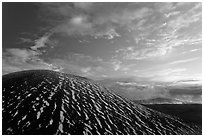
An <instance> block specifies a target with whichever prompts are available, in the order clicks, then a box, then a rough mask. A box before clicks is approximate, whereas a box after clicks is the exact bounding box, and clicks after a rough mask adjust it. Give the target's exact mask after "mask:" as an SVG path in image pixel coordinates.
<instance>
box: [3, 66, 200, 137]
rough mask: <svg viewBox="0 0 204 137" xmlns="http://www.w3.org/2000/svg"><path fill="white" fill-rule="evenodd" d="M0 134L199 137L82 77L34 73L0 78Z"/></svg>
mask: <svg viewBox="0 0 204 137" xmlns="http://www.w3.org/2000/svg"><path fill="white" fill-rule="evenodd" d="M2 101H3V104H2V105H3V107H2V109H3V110H2V112H3V113H2V116H3V120H2V131H3V134H197V132H196V131H195V130H194V129H192V128H190V127H189V126H188V125H186V124H184V123H182V122H180V121H179V120H178V119H175V118H172V117H171V116H169V115H164V114H162V113H159V112H156V111H153V110H151V109H148V108H146V107H144V106H141V105H137V104H134V103H131V102H129V101H127V100H125V99H123V98H121V97H119V96H117V95H115V94H114V93H112V92H110V91H109V90H108V89H106V88H104V87H103V86H101V85H99V84H97V83H95V82H93V81H91V80H89V79H86V78H83V77H78V76H73V75H69V74H64V73H59V72H53V71H48V70H32V71H23V72H17V73H11V74H7V75H4V76H3V98H2Z"/></svg>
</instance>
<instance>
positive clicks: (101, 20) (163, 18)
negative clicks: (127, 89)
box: [2, 3, 202, 82]
mask: <svg viewBox="0 0 204 137" xmlns="http://www.w3.org/2000/svg"><path fill="white" fill-rule="evenodd" d="M2 54H3V58H2V66H3V74H6V73H10V72H15V71H20V70H26V69H52V70H57V71H62V72H66V73H73V74H77V75H82V76H86V77H89V78H92V79H102V78H109V77H132V76H134V77H144V78H147V79H149V80H153V81H165V82H166V81H178V80H201V77H202V67H201V66H202V65H201V64H202V4H201V3H3V52H2Z"/></svg>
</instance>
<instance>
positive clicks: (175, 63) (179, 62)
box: [167, 57, 199, 65]
mask: <svg viewBox="0 0 204 137" xmlns="http://www.w3.org/2000/svg"><path fill="white" fill-rule="evenodd" d="M197 59H199V58H198V57H196V58H191V59H184V60H176V61H173V62H170V63H168V64H167V65H177V64H181V63H187V62H191V61H195V60H197Z"/></svg>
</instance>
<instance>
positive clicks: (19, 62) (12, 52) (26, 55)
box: [2, 48, 54, 74]
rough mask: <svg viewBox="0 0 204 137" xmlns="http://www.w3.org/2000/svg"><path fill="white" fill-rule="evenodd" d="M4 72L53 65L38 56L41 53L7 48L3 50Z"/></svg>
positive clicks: (46, 67)
mask: <svg viewBox="0 0 204 137" xmlns="http://www.w3.org/2000/svg"><path fill="white" fill-rule="evenodd" d="M2 54H3V58H2V66H3V67H2V74H7V73H11V72H16V71H22V70H30V69H50V70H54V68H53V66H50V65H49V64H48V63H46V62H44V61H43V60H42V59H40V58H39V57H38V55H39V54H40V53H38V52H35V51H33V50H29V49H18V48H12V49H5V50H3V52H2Z"/></svg>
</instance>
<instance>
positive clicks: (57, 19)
mask: <svg viewBox="0 0 204 137" xmlns="http://www.w3.org/2000/svg"><path fill="white" fill-rule="evenodd" d="M127 7H128V8H127ZM40 9H41V10H40V14H41V15H44V16H45V18H47V20H50V24H53V23H54V24H55V25H53V28H54V30H55V32H56V33H66V34H68V35H89V36H93V37H95V38H101V37H104V38H107V39H112V38H114V37H119V36H120V34H118V33H117V31H116V28H117V27H118V26H120V27H129V25H130V24H132V23H133V21H135V20H140V19H142V18H144V17H146V16H149V14H150V13H151V12H150V9H149V8H147V7H142V8H140V7H139V6H134V4H130V3H57V4H56V3H42V4H41V5H40ZM45 13H48V14H45Z"/></svg>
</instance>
